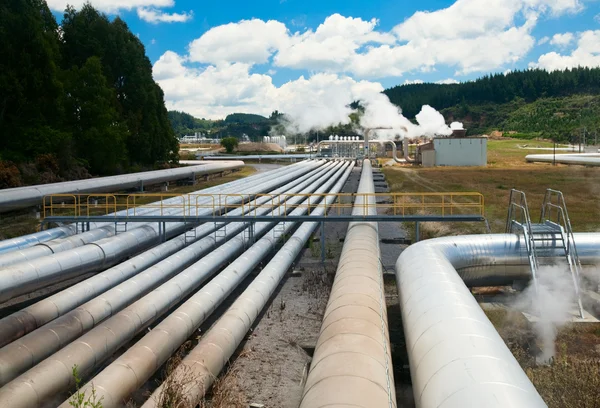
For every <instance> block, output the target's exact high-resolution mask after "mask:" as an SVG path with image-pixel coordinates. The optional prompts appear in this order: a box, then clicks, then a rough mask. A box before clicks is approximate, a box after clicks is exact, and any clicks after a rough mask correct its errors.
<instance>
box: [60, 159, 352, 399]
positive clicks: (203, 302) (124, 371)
mask: <svg viewBox="0 0 600 408" xmlns="http://www.w3.org/2000/svg"><path fill="white" fill-rule="evenodd" d="M348 165H349V163H347V162H346V163H343V164H342V163H338V164H336V166H335V168H334V170H335V173H333V174H332V173H330V174H328V175H327V177H326V178H325V180H326V181H325V182H324V184H323V185H322V186H321V187H319V188H318V189H317V190H316V191H314V192H315V194H323V193H326V192H327V191H328V190H329V189H330V188H331V187H332V185H333V184H334V183H335V182H336V180H337V179H338V178H339V177H340V176H341V175H342V174H343V173H344V172H345V168H346V167H347V166H348ZM306 198H308V197H303V198H302V200H304V202H305V203H306V200H305V199H306ZM319 198H320V197H317V200H318V199H319ZM313 200H315V198H314V197H313V198H312V200H311V202H312V201H313ZM307 210H308V208H307V207H306V206H303V207H298V208H296V209H295V210H294V211H292V213H291V214H292V215H303V214H305V213H306V212H307ZM294 224H295V223H294V222H289V221H288V222H284V223H280V224H279V225H278V226H277V227H274V228H273V231H276V230H278V229H279V228H282V230H281V234H277V235H274V234H271V233H269V234H266V235H265V236H263V237H262V238H261V239H260V240H258V241H257V242H256V243H255V244H254V245H252V246H251V247H250V248H249V249H248V250H246V251H245V252H244V253H243V254H241V255H240V256H239V257H238V258H237V259H236V260H235V261H234V262H232V263H231V264H230V265H229V266H228V267H227V268H225V269H224V270H223V271H221V272H220V273H219V274H218V275H217V276H215V277H214V278H213V279H212V280H211V281H210V282H209V283H208V284H206V285H205V286H204V287H203V288H202V289H200V290H199V291H198V292H196V293H195V294H194V295H193V296H192V297H191V298H190V299H189V300H187V301H186V302H185V303H184V304H183V305H181V306H180V307H179V308H177V310H175V311H174V312H173V313H171V315H169V316H168V317H167V318H165V319H164V320H163V321H162V322H160V323H159V324H158V326H156V327H155V328H154V329H153V330H152V331H151V332H150V333H148V334H146V335H145V336H144V337H143V338H142V340H140V341H139V342H138V343H136V344H135V345H134V346H133V347H130V348H129V349H128V350H127V351H126V352H125V353H124V354H123V355H121V356H120V357H119V358H118V359H117V360H116V361H114V362H113V363H112V364H110V365H109V366H108V367H106V368H105V369H104V370H103V371H102V372H101V373H100V374H98V375H97V376H96V377H95V378H93V379H92V380H91V381H90V382H89V383H88V384H87V385H86V386H85V387H83V388H82V389H81V390H80V392H81V393H86V394H87V395H91V392H92V384H93V388H94V389H95V390H96V395H98V397H99V398H100V397H101V398H103V406H104V408H116V407H118V406H119V404H120V403H121V401H122V400H123V399H125V398H126V397H127V396H128V395H130V394H131V393H132V392H133V391H135V390H136V389H138V388H139V387H141V386H142V385H143V384H144V382H146V380H147V379H148V378H149V377H150V376H151V375H152V374H153V373H154V372H155V371H156V370H158V369H159V368H160V366H161V365H162V364H163V363H164V362H165V361H166V360H167V359H168V358H169V357H170V356H171V354H173V353H174V352H175V351H176V350H177V348H178V347H179V346H180V345H181V344H183V343H184V342H185V341H186V339H188V338H189V337H190V336H192V335H193V334H194V332H195V331H196V330H197V328H198V327H199V326H200V325H201V324H202V323H203V322H204V321H205V320H206V318H208V317H209V316H210V315H211V314H212V313H213V312H214V311H215V309H216V308H217V307H218V306H219V305H220V304H221V302H222V301H223V300H225V299H226V298H227V297H228V296H229V295H230V294H231V293H232V291H233V290H234V289H235V288H236V286H238V285H239V284H240V283H241V282H242V281H243V280H244V279H245V278H246V277H247V276H248V275H249V274H250V272H252V270H253V269H255V267H256V266H257V265H258V264H259V262H260V261H261V260H262V259H264V258H265V257H266V256H267V255H268V254H269V252H271V250H272V249H273V246H274V245H275V244H276V243H277V241H279V239H280V238H282V237H283V236H284V235H285V234H286V233H287V232H288V231H289V230H291V229H292V228H293V227H294ZM232 351H233V350H232ZM62 406H66V407H68V402H65V403H63V405H62Z"/></svg>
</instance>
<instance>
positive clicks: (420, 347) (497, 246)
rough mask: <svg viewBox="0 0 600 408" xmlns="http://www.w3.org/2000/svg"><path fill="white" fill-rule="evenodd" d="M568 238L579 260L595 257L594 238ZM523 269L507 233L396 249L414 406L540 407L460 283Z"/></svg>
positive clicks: (599, 244) (518, 248) (599, 249)
mask: <svg viewBox="0 0 600 408" xmlns="http://www.w3.org/2000/svg"><path fill="white" fill-rule="evenodd" d="M575 241H576V243H577V249H578V251H579V253H580V254H581V256H582V258H581V259H582V262H584V263H590V262H594V261H595V262H598V261H599V260H600V234H575ZM547 251H551V249H547ZM527 265H528V260H527V252H526V246H525V242H524V241H522V240H520V239H519V237H518V236H517V235H511V234H498V235H471V236H461V237H444V238H436V239H431V240H427V241H422V242H419V243H417V244H414V245H411V246H410V247H408V248H407V249H406V250H404V251H403V252H402V254H401V255H400V257H399V258H398V261H397V263H396V281H397V285H398V293H399V295H400V309H401V311H402V325H403V327H404V334H405V337H406V348H407V351H408V356H409V361H410V371H411V379H412V385H413V394H414V398H415V402H416V405H417V407H419V408H420V407H423V408H425V407H427V408H429V407H444V408H452V407H457V408H458V407H466V406H467V407H483V406H485V407H498V408H500V407H527V408H530V407H545V406H546V404H545V403H544V401H543V400H542V399H541V397H540V396H539V394H538V392H537V391H536V389H535V387H534V386H533V385H532V384H531V382H530V381H529V379H528V378H527V375H526V374H525V373H524V372H523V370H522V369H521V367H520V366H519V363H518V362H517V360H516V359H515V358H514V357H513V355H512V354H511V352H510V350H509V349H508V348H507V347H506V344H505V343H504V341H503V340H502V338H501V337H500V336H499V334H498V332H497V331H496V329H495V328H494V326H493V325H492V324H491V323H490V321H489V320H488V319H487V317H486V316H485V314H484V313H483V311H482V309H481V307H480V306H479V304H478V303H477V301H476V300H475V298H474V297H473V296H472V295H471V293H470V292H469V290H468V289H467V286H466V285H465V282H466V283H470V284H476V285H480V284H490V283H491V284H510V283H511V282H512V281H513V280H515V279H523V278H529V276H530V273H529V272H528V268H527ZM457 271H458V272H457ZM461 278H462V279H461ZM463 279H464V280H465V282H463Z"/></svg>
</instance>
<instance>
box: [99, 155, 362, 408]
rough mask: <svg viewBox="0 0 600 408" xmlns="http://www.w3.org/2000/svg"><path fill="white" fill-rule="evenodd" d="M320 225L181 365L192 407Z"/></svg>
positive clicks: (302, 234) (298, 236)
mask: <svg viewBox="0 0 600 408" xmlns="http://www.w3.org/2000/svg"><path fill="white" fill-rule="evenodd" d="M353 166H354V164H351V165H350V166H348V168H347V169H346V170H345V172H344V174H343V175H342V177H341V178H340V180H338V182H337V183H336V185H335V186H334V187H333V188H332V189H331V191H330V192H331V193H334V194H335V193H338V192H340V191H341V189H342V187H343V186H344V184H345V183H346V180H347V178H348V176H349V175H350V172H351V171H352V168H353ZM335 199H336V197H335V196H326V197H325V200H324V202H323V203H321V204H320V205H319V206H318V207H317V208H316V209H315V210H313V211H312V212H311V215H322V214H324V213H325V211H326V208H327V207H329V206H330V205H331V204H332V203H333V202H334V201H335ZM317 225H318V223H317V222H305V223H302V225H300V227H298V229H297V230H296V232H295V233H294V234H293V235H292V236H291V237H290V238H289V239H288V240H287V242H286V243H285V245H284V246H283V247H282V248H281V249H280V250H279V252H277V254H276V255H275V256H274V257H273V258H272V259H271V261H270V262H269V263H268V264H267V265H266V266H265V267H264V268H263V270H262V271H261V272H260V273H259V274H258V276H257V277H256V278H255V279H254V280H253V281H252V283H251V284H250V285H249V286H248V287H247V288H246V290H245V291H244V292H243V293H242V294H241V295H240V296H239V297H238V298H237V300H236V301H235V302H234V303H233V305H231V307H230V308H229V309H228V310H227V311H226V312H225V314H224V315H223V316H222V317H221V318H220V319H219V320H218V321H217V323H215V325H214V326H213V327H211V328H210V330H209V331H208V332H207V333H206V334H204V336H202V339H201V340H200V342H199V343H198V345H197V346H196V347H195V348H194V349H193V350H191V351H190V353H189V354H188V355H187V356H186V357H185V358H184V359H183V361H182V362H181V365H180V366H179V367H178V368H177V369H176V370H175V371H174V372H173V373H172V374H171V376H172V378H173V382H174V383H176V384H182V385H183V389H182V390H181V392H182V394H184V395H185V397H186V399H187V400H188V401H189V403H190V404H191V405H194V404H197V403H199V402H200V401H201V399H202V397H203V396H204V394H205V393H206V391H207V390H208V388H209V387H210V385H211V384H212V382H213V381H214V379H216V378H217V376H218V375H219V373H220V372H221V370H222V369H223V367H224V366H225V364H226V363H227V361H229V359H230V358H231V356H232V355H233V353H234V351H235V349H236V348H237V347H238V346H239V345H240V343H241V342H242V341H243V339H244V336H245V335H246V333H247V332H248V331H249V330H250V327H251V326H252V324H253V323H254V321H255V320H256V318H257V317H258V315H259V314H260V312H261V310H262V309H263V308H264V307H265V305H266V304H267V302H268V301H269V299H270V298H271V297H272V296H273V293H274V292H275V289H276V288H277V286H278V285H279V283H280V282H281V279H283V276H284V275H285V273H286V272H287V271H288V269H289V268H290V266H291V265H292V262H294V260H295V259H296V258H297V257H298V255H299V254H300V252H301V251H302V249H303V248H304V245H305V244H306V242H307V241H308V238H310V236H311V235H312V233H313V232H314V230H315V228H316V227H317ZM188 375H190V376H191V377H193V378H195V379H197V384H189V383H186V382H185V381H184V380H183V378H184V377H186V376H188ZM94 384H95V382H94ZM163 389H164V384H163V385H160V386H159V387H158V388H157V389H156V390H155V391H154V393H153V394H152V396H151V397H150V398H149V399H148V400H147V401H146V402H145V403H144V405H143V406H142V408H155V407H158V406H160V398H161V394H162V393H163Z"/></svg>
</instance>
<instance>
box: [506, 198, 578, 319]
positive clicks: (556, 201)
mask: <svg viewBox="0 0 600 408" xmlns="http://www.w3.org/2000/svg"><path fill="white" fill-rule="evenodd" d="M506 232H507V233H516V234H519V235H521V234H522V235H523V237H524V241H525V246H526V249H527V255H528V258H529V266H530V268H531V276H532V279H533V283H534V287H535V290H536V292H537V291H538V290H539V269H540V265H542V263H541V262H543V261H545V262H543V265H550V264H553V263H555V261H556V258H557V254H561V255H560V256H561V257H564V259H565V260H566V262H567V264H568V266H569V271H570V273H571V278H572V280H573V288H574V292H575V297H576V300H577V306H578V309H579V315H580V317H581V318H583V317H584V315H583V307H582V304H581V288H580V283H579V282H580V275H581V262H580V261H579V257H578V255H577V248H576V246H575V239H574V235H573V230H572V228H571V222H570V220H569V215H568V212H567V207H566V204H565V200H564V196H563V194H562V193H561V192H560V191H557V190H552V189H548V190H546V195H545V197H544V202H543V204H542V211H541V215H540V221H539V223H537V224H536V223H532V222H531V216H530V214H529V206H528V205H527V198H526V197H525V193H524V192H523V191H520V190H515V189H512V190H511V192H510V198H509V206H508V216H507V219H506Z"/></svg>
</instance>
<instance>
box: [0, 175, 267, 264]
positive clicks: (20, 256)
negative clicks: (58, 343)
mask: <svg viewBox="0 0 600 408" xmlns="http://www.w3.org/2000/svg"><path fill="white" fill-rule="evenodd" d="M272 176H273V173H272V174H270V175H269V173H263V174H256V175H253V176H250V177H247V178H245V179H243V180H236V181H233V182H230V183H226V184H224V185H219V186H215V187H210V188H207V189H203V190H198V191H195V192H193V193H189V194H184V195H181V196H177V197H171V198H168V199H164V200H161V201H160V203H161V206H162V207H161V208H157V203H152V204H149V205H147V206H140V207H136V209H135V213H136V215H149V214H155V213H160V212H161V211H162V212H163V213H165V214H175V215H176V214H181V213H182V212H183V208H179V205H177V206H176V208H169V205H172V204H180V205H181V204H183V203H185V200H186V199H185V197H190V196H192V195H193V194H213V193H225V192H233V193H237V192H238V191H239V188H240V187H241V186H246V185H248V183H255V182H258V181H259V180H261V179H265V178H269V177H272ZM182 197H183V198H182ZM198 202H199V203H201V202H208V199H207V198H205V197H198ZM165 206H166V208H165ZM182 206H183V205H182ZM129 211H130V210H128V209H125V210H120V211H117V212H115V213H111V214H108V215H107V217H108V216H110V215H127V214H128V212H129ZM143 225H147V224H145V223H133V224H132V226H131V227H130V229H134V228H138V227H140V226H143ZM173 225H174V224H172V223H169V224H168V226H169V227H172V226H173ZM64 228H65V227H63V228H61V229H64ZM66 229H67V230H68V231H69V235H72V234H75V230H76V228H75V225H69V226H67V227H66ZM49 231H52V230H49ZM49 231H42V232H40V233H38V234H41V236H44V234H45V233H48V232H49ZM114 231H115V226H114V222H102V223H94V222H91V223H90V231H87V232H84V233H81V234H77V235H75V236H73V237H68V238H62V239H57V240H52V241H46V242H43V243H42V242H38V243H37V244H35V245H34V246H33V247H31V248H23V249H19V250H12V251H8V250H7V251H5V252H8V253H4V254H2V253H1V252H0V268H1V267H6V266H10V265H15V264H18V263H20V262H26V261H31V260H33V259H36V258H40V257H42V256H47V255H51V254H53V253H58V252H62V251H66V250H68V249H73V248H77V247H80V246H83V245H85V244H89V243H92V242H95V241H98V240H100V239H102V238H107V237H109V236H112V235H114ZM16 240H19V238H16ZM3 242H4V241H3Z"/></svg>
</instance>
